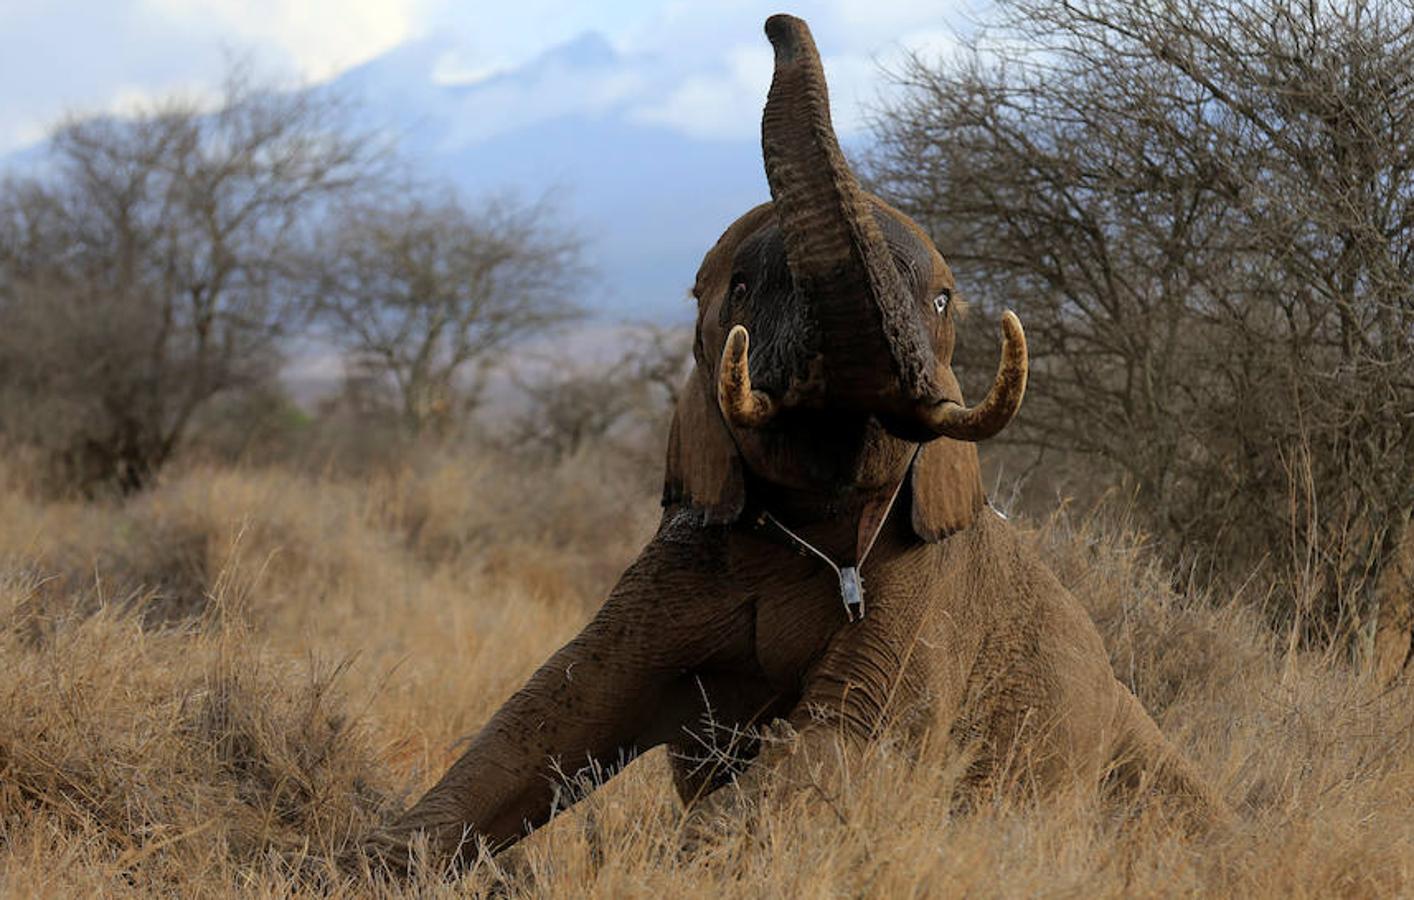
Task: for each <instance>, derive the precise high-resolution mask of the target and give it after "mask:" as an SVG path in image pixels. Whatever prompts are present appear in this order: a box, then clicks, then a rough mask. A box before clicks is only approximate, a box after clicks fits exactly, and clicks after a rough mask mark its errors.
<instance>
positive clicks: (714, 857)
mask: <svg viewBox="0 0 1414 900" xmlns="http://www.w3.org/2000/svg"><path fill="white" fill-rule="evenodd" d="M655 475H656V473H654V472H651V471H647V470H646V469H645V467H643V466H642V465H641V464H639V463H638V462H637V461H636V460H633V459H626V458H617V457H615V456H614V455H613V454H605V453H598V454H596V453H588V454H584V455H581V456H579V457H576V458H573V459H571V460H569V461H567V462H564V463H562V464H559V465H556V466H553V467H536V466H533V465H530V464H527V463H524V462H517V461H516V460H514V459H512V458H509V457H501V456H497V455H495V454H492V453H489V452H483V453H477V454H474V455H473V456H472V457H471V458H458V457H454V456H450V455H445V454H435V453H432V454H426V455H423V456H421V457H419V458H418V459H417V460H416V461H414V462H412V463H409V464H408V465H407V466H405V467H404V468H403V469H401V470H400V471H397V472H395V473H391V474H387V473H385V474H383V475H378V476H374V477H353V476H340V475H335V474H325V475H311V474H308V473H303V474H302V473H299V472H297V471H295V470H292V469H290V470H286V469H281V468H244V469H242V468H229V467H227V468H220V467H210V468H203V467H195V466H192V467H188V468H186V469H184V470H180V471H177V472H175V473H172V474H170V475H169V476H168V477H166V478H165V479H164V481H163V483H162V484H160V485H159V486H158V487H157V488H156V489H155V490H153V491H151V492H150V493H148V494H145V495H142V496H139V497H136V498H133V499H131V500H128V501H124V502H112V503H107V504H79V503H57V502H45V501H42V500H40V499H38V498H37V497H36V496H34V495H32V494H31V493H29V492H28V491H27V489H26V485H25V478H24V476H23V473H22V472H19V471H3V470H0V510H3V512H0V893H3V894H6V895H14V896H72V895H87V894H107V895H128V894H134V895H143V896H146V895H150V894H152V893H158V892H160V893H167V894H177V895H182V896H208V895H212V896H214V895H229V894H241V895H249V896H263V895H278V896H287V895H289V894H292V893H308V892H332V893H335V894H354V893H364V892H370V891H372V892H376V893H380V894H385V895H402V894H410V895H416V896H429V895H441V894H447V895H451V894H464V893H466V892H468V891H470V892H474V893H496V894H498V895H515V896H520V895H537V896H538V895H553V896H570V895H573V896H580V895H594V896H605V897H620V896H649V895H654V896H691V895H711V896H715V897H720V896H748V897H758V896H792V897H794V896H826V895H828V896H839V895H880V896H920V895H929V896H1023V895H1025V896H1031V895H1077V896H1090V895H1105V896H1116V895H1124V896H1133V895H1174V894H1195V893H1212V894H1221V895H1233V894H1237V895H1283V896H1331V895H1339V896H1394V895H1400V894H1405V895H1410V894H1414V815H1411V810H1414V687H1411V686H1410V685H1408V684H1404V685H1401V686H1396V687H1395V688H1392V689H1386V690H1383V691H1381V690H1378V689H1376V688H1374V687H1373V686H1372V685H1371V684H1370V683H1369V682H1368V681H1367V680H1366V679H1364V678H1363V677H1362V676H1361V675H1360V674H1359V673H1358V672H1356V671H1354V670H1352V669H1350V668H1349V667H1348V666H1347V665H1346V664H1345V663H1344V662H1343V661H1342V660H1340V659H1334V658H1327V657H1324V656H1321V655H1318V654H1313V653H1307V652H1301V651H1291V650H1289V649H1288V647H1287V644H1286V642H1285V641H1283V640H1279V639H1277V638H1274V637H1273V636H1272V635H1271V634H1270V633H1269V632H1268V631H1267V630H1266V628H1265V626H1264V625H1263V624H1262V622H1261V619H1260V616H1258V615H1256V614H1254V613H1253V612H1252V611H1251V610H1252V609H1253V608H1254V607H1256V606H1258V605H1259V602H1260V599H1261V597H1260V592H1261V590H1262V586H1261V585H1256V584H1254V585H1250V586H1249V587H1248V590H1249V591H1250V592H1252V595H1251V596H1244V597H1204V596H1183V595H1178V594H1175V593H1174V591H1173V590H1172V589H1171V588H1170V586H1169V585H1170V583H1171V581H1172V579H1171V578H1170V577H1169V573H1167V572H1165V571H1164V570H1163V569H1162V568H1161V567H1159V566H1158V565H1157V564H1155V563H1153V562H1152V561H1151V560H1150V559H1149V556H1148V555H1147V554H1146V552H1145V551H1144V548H1143V545H1142V539H1141V537H1140V536H1138V535H1136V534H1135V533H1134V532H1133V531H1132V530H1130V529H1127V528H1125V527H1124V526H1123V525H1122V524H1119V525H1116V524H1114V523H1113V522H1109V523H1105V524H1101V522H1100V520H1099V519H1089V520H1083V519H1074V518H1067V517H1063V516H1058V517H1055V518H1053V519H1050V520H1047V521H1041V522H1020V523H1018V524H1017V527H1019V528H1021V529H1023V530H1025V531H1026V532H1027V533H1028V534H1029V536H1030V537H1031V539H1032V540H1034V541H1035V542H1036V543H1037V545H1038V546H1040V547H1042V548H1043V550H1044V552H1045V554H1046V555H1047V557H1048V559H1049V560H1050V561H1051V563H1052V565H1053V566H1054V567H1055V569H1056V571H1057V572H1058V573H1059V575H1060V577H1061V578H1062V580H1063V581H1065V583H1066V584H1067V585H1069V586H1070V588H1071V589H1072V590H1073V591H1075V593H1076V594H1077V596H1079V597H1080V598H1081V600H1082V601H1083V602H1084V603H1085V604H1086V606H1087V607H1088V608H1089V609H1090V611H1091V613H1092V614H1093V615H1094V617H1095V619H1096V621H1097V622H1098V623H1099V625H1100V628H1101V631H1102V633H1103V634H1104V636H1105V640H1106V643H1107V646H1108V648H1109V651H1110V654H1111V658H1112V660H1113V662H1114V665H1115V668H1116V671H1117V672H1118V673H1119V675H1120V677H1121V678H1122V679H1124V680H1125V681H1126V682H1127V683H1129V684H1130V685H1131V686H1132V687H1133V688H1134V689H1135V690H1136V692H1137V693H1138V694H1139V696H1140V697H1141V699H1142V700H1143V701H1144V703H1145V704H1146V705H1147V706H1148V708H1149V709H1150V710H1151V711H1152V712H1153V714H1154V715H1155V717H1156V718H1157V719H1158V721H1159V723H1160V724H1161V726H1162V727H1163V728H1164V730H1165V731H1166V732H1167V733H1168V734H1169V735H1170V736H1171V737H1172V738H1173V739H1174V740H1175V741H1176V742H1177V743H1178V744H1179V745H1181V746H1182V747H1183V749H1184V750H1185V752H1187V753H1188V754H1189V755H1190V756H1191V757H1192V758H1193V759H1194V760H1195V761H1196V762H1197V764H1198V765H1199V766H1200V767H1201V768H1202V770H1203V771H1204V772H1205V773H1206V774H1207V775H1208V777H1209V778H1211V779H1212V781H1213V782H1214V784H1215V785H1216V786H1217V787H1218V789H1219V790H1220V791H1221V793H1222V794H1223V795H1224V796H1225V797H1226V798H1227V799H1228V800H1229V801H1230V802H1231V803H1232V804H1233V806H1234V807H1235V808H1236V809H1237V810H1238V812H1239V817H1238V818H1239V821H1238V822H1237V824H1236V825H1235V826H1234V827H1233V828H1232V829H1231V830H1230V831H1227V832H1224V833H1222V834H1216V835H1212V836H1209V837H1207V838H1203V839H1197V840H1194V839H1190V838H1187V837H1185V836H1183V835H1182V834H1181V833H1180V832H1178V831H1177V830H1176V829H1174V828H1171V827H1170V826H1169V825H1168V823H1166V822H1165V821H1163V819H1162V817H1161V815H1159V814H1158V813H1157V812H1147V813H1146V812H1145V811H1143V810H1135V811H1132V812H1131V814H1129V815H1124V816H1116V815H1115V812H1114V810H1113V809H1112V808H1109V807H1105V806H1101V805H1098V804H1097V803H1096V802H1095V801H1094V798H1093V796H1091V795H1089V794H1086V793H1084V792H1075V793H1074V794H1066V795H1062V796H1059V797H1054V798H1051V799H1048V800H1046V801H1044V802H1032V801H1027V800H1020V799H1018V800H1011V801H1000V800H999V801H997V802H996V803H994V804H992V805H987V806H984V807H983V808H981V809H972V810H971V811H969V812H968V813H967V814H965V815H964V814H961V813H959V812H958V809H959V804H957V803H955V802H954V801H955V797H954V784H953V781H954V776H955V775H956V773H957V767H956V766H950V765H949V764H948V761H947V760H946V759H940V758H937V757H936V756H932V755H929V754H926V753H924V754H921V755H920V754H918V753H916V752H914V749H915V748H906V747H895V746H891V745H889V744H887V743H881V744H879V745H878V746H876V747H874V748H872V749H871V750H870V751H869V754H868V756H867V759H866V764H865V765H864V766H862V767H860V768H859V769H857V770H855V771H854V772H852V773H851V775H850V777H849V778H848V779H847V780H846V781H845V783H844V784H842V785H841V786H840V787H839V790H837V791H833V792H831V794H830V796H828V797H820V796H810V795H802V794H795V795H792V796H790V797H783V798H781V799H779V800H776V801H771V802H770V803H768V804H767V805H766V806H765V807H764V808H757V809H751V808H749V804H748V807H747V808H745V809H744V810H743V811H742V813H741V814H740V816H739V817H738V818H736V819H733V820H729V821H722V822H719V823H715V825H714V826H712V828H711V829H709V830H708V831H707V832H705V834H704V832H703V830H702V828H701V827H697V828H694V829H693V831H692V840H687V839H686V834H687V832H686V831H685V829H684V822H683V816H682V812H681V809H680V807H679V805H678V802H677V800H676V796H675V794H674V793H673V791H672V790H671V788H670V787H669V785H668V781H667V771H666V763H665V760H664V759H663V757H662V755H661V751H655V752H653V753H650V754H648V755H647V756H645V757H644V758H643V759H641V760H639V761H637V762H635V763H634V764H632V765H631V766H630V767H629V768H628V770H627V771H626V772H624V773H623V774H622V775H620V776H619V777H618V778H616V779H614V780H613V781H612V782H610V783H609V784H608V785H606V786H605V787H604V788H603V789H601V790H600V791H598V792H597V793H595V794H593V795H592V796H591V797H590V798H589V799H588V800H587V801H585V802H583V803H581V804H580V805H579V806H577V807H575V808H574V809H573V810H572V811H571V812H569V813H567V814H565V815H563V816H561V817H560V818H559V819H557V820H556V821H555V822H554V823H552V824H551V825H550V826H549V827H547V828H545V829H543V830H541V831H540V832H538V833H537V834H536V835H534V836H533V837H531V838H530V839H529V840H527V841H525V842H523V843H522V844H521V845H519V846H518V847H516V848H515V849H513V850H512V851H510V852H508V853H506V854H503V855H502V856H500V857H497V858H495V859H484V860H483V861H482V862H481V863H480V864H478V865H477V866H476V867H475V868H474V869H473V870H472V871H470V872H467V873H464V874H462V875H460V876H457V877H455V878H449V877H447V876H446V875H445V874H444V873H441V872H437V871H433V870H430V869H427V870H423V871H421V872H420V873H419V874H418V875H417V876H416V878H415V879H414V881H412V882H410V883H406V884H390V883H387V882H383V881H378V880H374V881H371V882H370V881H364V880H361V879H359V878H356V877H353V876H349V875H346V874H343V873H341V872H340V871H339V870H338V869H337V868H336V867H335V866H334V865H333V863H332V862H331V861H332V860H334V859H335V858H336V857H337V856H338V855H339V853H340V852H341V851H342V850H344V849H345V848H347V847H348V846H350V845H351V843H353V842H354V841H356V840H357V839H358V838H359V836H360V835H362V834H363V833H364V832H366V831H367V830H368V829H369V828H371V827H373V826H374V825H376V824H377V823H379V822H380V821H384V820H386V819H387V818H388V817H389V816H391V815H394V814H395V813H396V812H397V811H398V810H400V809H401V808H403V806H405V805H406V804H407V803H408V802H409V801H410V800H411V799H412V798H413V797H414V796H415V795H416V794H417V793H418V792H419V791H421V790H423V789H425V788H426V787H427V786H429V785H430V784H431V782H432V781H433V780H435V778H436V777H437V776H438V775H439V774H440V773H441V771H442V770H443V768H444V767H445V766H446V765H447V764H448V763H449V762H450V761H451V760H452V759H453V758H454V757H455V756H456V754H457V752H458V742H459V741H460V740H461V739H462V738H463V737H465V736H466V735H468V734H469V733H471V732H473V731H474V730H475V729H476V728H477V727H478V726H479V725H480V723H481V722H482V721H484V720H485V718H486V717H487V716H488V715H489V714H490V713H491V711H492V710H494V708H495V707H496V706H497V705H498V704H499V703H500V701H501V700H502V699H503V698H504V697H506V696H507V695H508V694H509V693H510V692H511V691H512V690H514V688H515V687H516V686H517V685H518V684H519V683H520V682H521V680H522V679H524V678H525V677H526V676H527V675H528V674H529V672H530V671H531V670H532V669H533V668H534V667H535V666H536V665H537V664H538V663H539V662H540V661H541V660H542V659H543V658H544V657H545V656H546V655H547V654H548V653H549V652H550V651H551V650H552V649H554V648H555V647H556V646H558V645H559V644H560V643H562V642H563V641H565V640H566V639H567V638H569V637H570V636H571V635H572V634H573V633H574V632H575V631H576V630H577V629H578V628H579V626H580V625H581V624H582V622H583V621H584V620H585V619H586V618H587V617H588V616H589V615H590V614H591V613H592V611H593V609H594V607H595V605H596V604H597V602H598V601H599V599H600V598H601V597H602V596H603V594H604V592H605V591H606V590H607V589H608V588H609V586H610V585H611V584H612V583H613V580H614V578H615V576H616V575H617V573H618V571H619V570H621V569H622V567H623V566H624V565H626V564H627V562H628V561H629V560H630V559H631V558H632V556H633V555H634V553H635V552H636V551H637V548H638V547H639V546H641V544H642V543H643V542H644V541H646V540H647V539H648V537H649V536H650V535H651V533H652V530H653V528H654V525H655V524H656V518H657V505H656V500H655V493H654V483H653V482H654V478H655Z"/></svg>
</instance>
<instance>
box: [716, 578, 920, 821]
mask: <svg viewBox="0 0 1414 900" xmlns="http://www.w3.org/2000/svg"><path fill="white" fill-rule="evenodd" d="M880 593H881V594H882V593H883V592H882V591H881V592H880ZM917 622H918V617H917V616H914V615H911V614H909V613H908V611H907V610H899V611H896V612H895V611H889V612H888V613H882V612H880V613H876V614H874V615H873V616H872V618H871V617H866V618H865V619H864V620H863V621H861V622H857V623H854V624H851V625H848V626H845V627H844V628H842V629H841V630H840V631H839V632H837V633H836V634H835V635H834V636H833V637H832V638H831V639H830V642H829V644H828V645H827V646H826V648H825V650H824V652H823V653H822V654H821V656H820V658H819V659H818V660H817V661H816V663H815V664H814V665H812V666H811V668H810V670H809V671H808V672H807V673H806V676H805V679H804V685H803V691H802V693H801V695H800V697H799V698H798V699H797V700H796V702H795V703H794V705H793V706H792V707H791V708H790V709H789V710H788V711H786V712H784V713H781V712H778V713H777V714H776V716H780V718H783V720H784V721H783V722H780V721H779V720H778V721H777V723H776V724H774V725H770V726H768V727H767V728H766V729H765V731H766V734H765V736H764V738H763V740H762V741H761V748H760V750H759V753H758V754H757V758H756V759H755V760H753V761H752V763H751V765H750V767H749V768H747V769H746V771H745V772H743V773H742V774H741V775H740V776H739V777H737V778H736V781H735V785H734V787H733V788H732V789H730V790H726V791H719V792H717V793H714V794H712V796H711V797H710V798H708V802H707V803H706V804H704V807H705V808H704V809H703V810H702V811H701V814H700V816H699V819H700V820H703V821H710V820H712V819H714V818H718V817H720V816H722V815H728V816H729V815H731V813H732V810H733V808H734V807H736V806H737V805H738V804H739V803H740V801H741V800H743V799H745V800H748V801H749V800H751V799H754V798H757V797H759V796H760V795H762V794H763V793H764V792H771V791H794V790H799V789H804V790H810V791H817V792H821V793H823V794H832V793H833V791H834V790H835V789H836V788H837V787H838V780H839V778H840V777H842V776H843V775H845V774H846V773H847V772H848V771H850V770H851V769H852V760H853V759H854V758H856V757H857V756H858V755H859V754H860V753H861V751H862V750H863V749H864V747H865V746H866V745H867V743H868V741H869V740H870V739H871V738H872V737H873V736H875V735H876V734H878V733H879V731H880V730H881V729H882V728H883V727H885V726H886V725H887V724H889V723H890V722H892V721H893V720H894V719H896V718H898V717H899V714H900V713H903V712H907V711H905V710H902V709H900V707H899V701H900V700H901V699H904V698H912V697H916V696H919V691H918V690H917V686H916V685H914V684H910V683H908V682H911V681H915V680H917V679H918V678H919V677H920V671H919V666H921V665H923V664H924V663H925V660H923V659H922V658H921V657H920V656H916V655H915V650H916V649H917V645H916V642H915V641H910V640H906V639H900V638H899V637H898V633H899V631H900V630H907V629H909V628H910V627H913V629H914V632H913V633H915V634H916V633H917V632H916V624H917ZM776 716H773V717H772V718H775V717H776ZM767 721H768V722H769V721H770V720H767Z"/></svg>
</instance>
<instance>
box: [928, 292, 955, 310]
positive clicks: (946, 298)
mask: <svg viewBox="0 0 1414 900" xmlns="http://www.w3.org/2000/svg"><path fill="white" fill-rule="evenodd" d="M951 300H952V290H951V289H950V288H943V292H942V293H941V294H939V295H938V296H936V297H934V298H933V311H934V312H936V313H937V314H938V315H940V316H941V315H942V314H943V313H945V312H947V311H948V303H949V302H951Z"/></svg>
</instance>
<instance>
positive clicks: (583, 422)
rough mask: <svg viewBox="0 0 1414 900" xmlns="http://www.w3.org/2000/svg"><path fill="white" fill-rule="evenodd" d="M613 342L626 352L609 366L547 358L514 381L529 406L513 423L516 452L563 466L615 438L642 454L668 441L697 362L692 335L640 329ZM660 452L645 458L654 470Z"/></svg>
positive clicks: (653, 327) (663, 328) (515, 376)
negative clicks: (656, 440)
mask: <svg viewBox="0 0 1414 900" xmlns="http://www.w3.org/2000/svg"><path fill="white" fill-rule="evenodd" d="M614 340H615V342H616V343H617V344H619V345H620V347H621V352H620V353H619V354H618V356H617V357H616V358H614V359H612V360H611V361H609V362H606V363H600V364H593V363H582V362H575V361H566V360H564V359H544V358H542V359H539V360H536V361H535V362H537V363H538V365H536V366H534V367H533V368H532V369H530V370H528V371H523V372H517V373H514V374H513V379H514V382H515V384H516V386H517V387H518V388H519V389H520V391H521V394H522V397H523V401H524V407H523V409H522V410H521V411H520V412H519V413H518V414H517V415H516V416H514V417H513V420H512V423H511V435H512V441H513V442H514V443H515V444H516V445H517V446H528V447H532V448H536V449H538V450H540V451H541V452H543V453H545V454H546V455H548V456H549V457H550V458H551V459H562V458H564V457H567V456H571V455H573V454H574V453H576V452H577V451H578V450H579V449H580V448H581V447H584V446H585V445H587V444H590V443H600V442H604V441H606V440H608V439H610V438H611V437H613V436H615V435H616V434H617V435H618V436H619V437H621V438H622V439H623V442H624V443H625V444H626V445H631V446H634V447H642V445H643V444H644V443H645V442H646V441H645V440H644V439H645V438H649V437H650V436H658V435H661V434H664V433H666V431H667V427H666V426H667V423H668V421H669V420H670V418H671V415H672V411H673V409H674V408H676V406H677V400H678V392H679V391H680V390H681V388H682V384H683V381H684V379H685V378H686V376H687V370H688V368H689V365H690V362H691V359H692V330H691V329H690V328H686V327H682V328H673V327H668V326H662V325H653V324H637V325H630V326H626V327H624V328H622V329H620V330H618V332H617V333H616V334H615V335H614ZM655 451H658V452H655ZM660 451H661V448H658V447H653V448H651V449H650V450H649V451H648V453H647V455H648V456H650V457H652V458H653V461H654V462H656V461H657V459H658V458H660V457H661V452H660Z"/></svg>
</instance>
